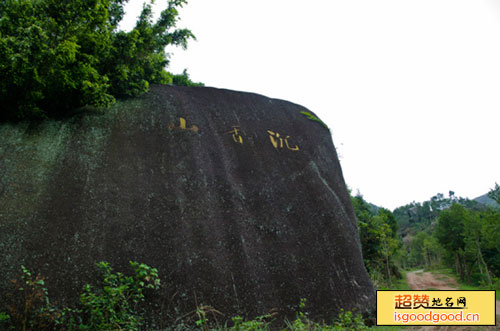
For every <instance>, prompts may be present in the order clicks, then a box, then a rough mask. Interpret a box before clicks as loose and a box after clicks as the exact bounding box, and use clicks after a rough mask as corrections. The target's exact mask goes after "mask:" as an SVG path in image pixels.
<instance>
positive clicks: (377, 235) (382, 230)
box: [351, 194, 401, 287]
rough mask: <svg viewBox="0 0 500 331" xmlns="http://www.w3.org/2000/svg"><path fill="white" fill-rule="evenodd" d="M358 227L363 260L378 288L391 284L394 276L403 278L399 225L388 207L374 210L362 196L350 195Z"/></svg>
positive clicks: (390, 285)
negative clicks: (398, 258)
mask: <svg viewBox="0 0 500 331" xmlns="http://www.w3.org/2000/svg"><path fill="white" fill-rule="evenodd" d="M351 201H352V204H353V207H354V213H355V215H356V220H357V223H358V228H359V236H360V240H361V247H362V250H363V260H364V262H365V266H366V268H367V270H368V272H369V274H370V278H371V279H372V281H373V283H374V285H375V287H386V284H385V283H387V286H388V287H392V280H393V279H392V278H393V277H394V276H396V278H400V277H401V275H400V272H399V270H398V269H397V267H396V265H395V258H396V255H397V252H398V248H399V247H400V242H399V239H398V236H397V231H398V225H397V221H396V218H395V217H394V215H393V214H392V213H391V212H390V211H389V210H387V209H384V208H379V209H378V211H377V213H376V214H374V213H373V212H372V208H371V206H370V205H369V204H368V203H367V202H366V201H365V200H364V199H363V197H362V196H361V195H359V194H358V195H357V196H355V197H351Z"/></svg>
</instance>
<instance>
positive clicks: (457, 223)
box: [435, 203, 467, 280]
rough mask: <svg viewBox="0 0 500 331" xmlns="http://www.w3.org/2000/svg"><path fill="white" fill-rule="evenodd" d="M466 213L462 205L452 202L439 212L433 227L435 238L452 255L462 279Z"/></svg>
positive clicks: (463, 275) (463, 273)
mask: <svg viewBox="0 0 500 331" xmlns="http://www.w3.org/2000/svg"><path fill="white" fill-rule="evenodd" d="M466 214H467V210H466V209H465V208H464V207H463V206H462V205H459V204H457V203H454V204H452V205H451V207H450V208H449V209H446V210H443V211H442V212H441V214H440V215H439V219H438V224H437V226H436V229H435V234H436V238H437V239H438V240H439V243H440V244H441V246H443V248H444V249H445V250H446V251H447V252H448V253H449V254H450V255H451V256H454V258H455V267H456V270H457V273H458V274H459V275H460V279H462V280H464V278H465V268H466V265H465V263H464V261H463V259H464V250H465V240H464V219H465V218H466V217H467V216H466Z"/></svg>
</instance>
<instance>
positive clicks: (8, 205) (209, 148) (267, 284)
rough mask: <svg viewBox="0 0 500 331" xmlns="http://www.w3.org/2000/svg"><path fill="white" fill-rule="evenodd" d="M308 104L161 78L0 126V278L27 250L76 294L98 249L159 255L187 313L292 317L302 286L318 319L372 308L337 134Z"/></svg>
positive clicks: (68, 294) (12, 273) (119, 260)
mask: <svg viewBox="0 0 500 331" xmlns="http://www.w3.org/2000/svg"><path fill="white" fill-rule="evenodd" d="M302 111H307V109H305V108H303V107H301V106H298V105H296V104H293V103H290V102H286V101H282V100H276V99H269V98H266V97H263V96H260V95H256V94H250V93H241V92H235V91H229V90H220V89H214V88H199V87H189V88H188V87H172V86H153V87H152V88H151V91H150V92H149V93H147V94H146V95H144V96H143V97H140V98H137V99H131V100H128V101H123V102H119V103H117V104H116V105H115V106H113V107H112V108H111V109H108V110H106V111H104V112H96V111H94V112H92V111H91V112H88V111H86V112H83V113H82V114H76V115H75V116H73V117H71V118H70V119H65V120H58V121H55V120H51V121H45V122H43V123H39V124H33V123H24V124H23V123H21V124H15V125H13V124H4V125H2V126H0V137H1V138H0V251H1V252H2V254H1V255H0V270H1V271H2V272H1V274H0V293H6V292H5V291H7V290H8V288H9V280H11V279H14V278H17V277H18V276H19V270H20V266H21V265H25V266H26V267H27V268H28V269H29V270H32V271H33V272H35V273H39V274H41V275H44V276H45V277H46V278H45V279H46V284H47V287H48V289H49V293H50V295H51V296H52V297H54V298H56V299H57V300H58V302H66V303H71V302H74V301H75V300H78V293H81V289H82V286H83V285H84V284H86V283H89V282H93V281H94V280H95V279H96V278H97V276H96V266H95V264H96V262H98V261H107V262H110V263H111V265H112V266H113V267H115V269H116V270H119V271H126V270H128V269H127V266H128V261H129V260H135V261H139V262H142V263H146V264H148V265H150V266H152V267H156V268H158V270H159V274H160V275H161V278H162V283H163V284H165V285H166V288H165V289H164V290H163V292H162V295H163V296H164V297H163V299H162V300H163V301H162V306H161V307H170V308H175V309H174V310H175V311H176V313H177V314H180V315H182V314H183V313H186V312H189V311H193V310H194V309H195V307H196V305H200V304H206V305H211V306H212V307H214V308H215V309H218V310H219V311H221V312H222V313H223V314H224V316H225V318H230V317H231V316H234V315H246V316H249V317H254V316H256V315H261V314H265V313H267V312H269V311H271V310H273V309H274V310H275V311H278V313H279V314H280V315H279V316H281V317H282V318H283V317H293V315H292V314H293V311H294V310H295V309H296V307H297V304H298V302H299V301H300V299H301V298H306V299H307V310H308V311H309V312H310V316H311V317H313V318H318V319H329V318H331V317H334V316H336V314H337V313H338V312H339V311H340V309H341V308H344V309H347V310H351V309H358V311H365V310H366V309H369V307H371V306H372V304H373V301H374V290H373V287H372V284H371V282H370V279H369V277H368V275H367V272H366V270H365V267H364V265H363V260H362V256H361V249H360V241H359V236H358V230H357V226H356V220H355V217H354V213H353V209H352V205H351V202H350V198H349V195H348V192H347V190H346V186H345V182H344V179H343V177H342V171H341V168H340V164H339V161H338V157H337V154H336V151H335V148H334V145H333V143H332V139H331V134H330V132H329V131H328V129H326V128H325V127H323V126H322V125H321V124H319V123H318V122H315V121H312V120H310V119H308V117H306V116H304V114H301V112H302ZM2 300H4V301H5V297H0V301H2ZM0 304H1V305H0V308H2V307H3V305H5V302H0ZM162 309H163V308H162ZM164 309H167V308H164ZM162 313H163V312H162ZM167 313H168V314H170V316H172V315H171V312H167Z"/></svg>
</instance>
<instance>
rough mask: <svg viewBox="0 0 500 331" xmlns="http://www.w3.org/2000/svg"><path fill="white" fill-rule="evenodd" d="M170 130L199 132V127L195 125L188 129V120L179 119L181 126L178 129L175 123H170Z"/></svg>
mask: <svg viewBox="0 0 500 331" xmlns="http://www.w3.org/2000/svg"><path fill="white" fill-rule="evenodd" d="M168 128H169V129H170V130H173V129H179V130H187V131H193V132H198V127H197V126H196V125H193V126H192V127H190V128H187V127H186V120H185V119H184V118H182V117H179V126H178V127H176V126H175V125H174V123H170V124H169V125H168Z"/></svg>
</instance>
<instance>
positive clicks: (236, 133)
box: [226, 126, 243, 144]
mask: <svg viewBox="0 0 500 331" xmlns="http://www.w3.org/2000/svg"><path fill="white" fill-rule="evenodd" d="M238 128H239V126H233V130H231V131H229V132H226V133H232V135H233V140H234V142H235V143H239V144H243V137H242V136H241V134H240V132H239V130H238Z"/></svg>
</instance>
